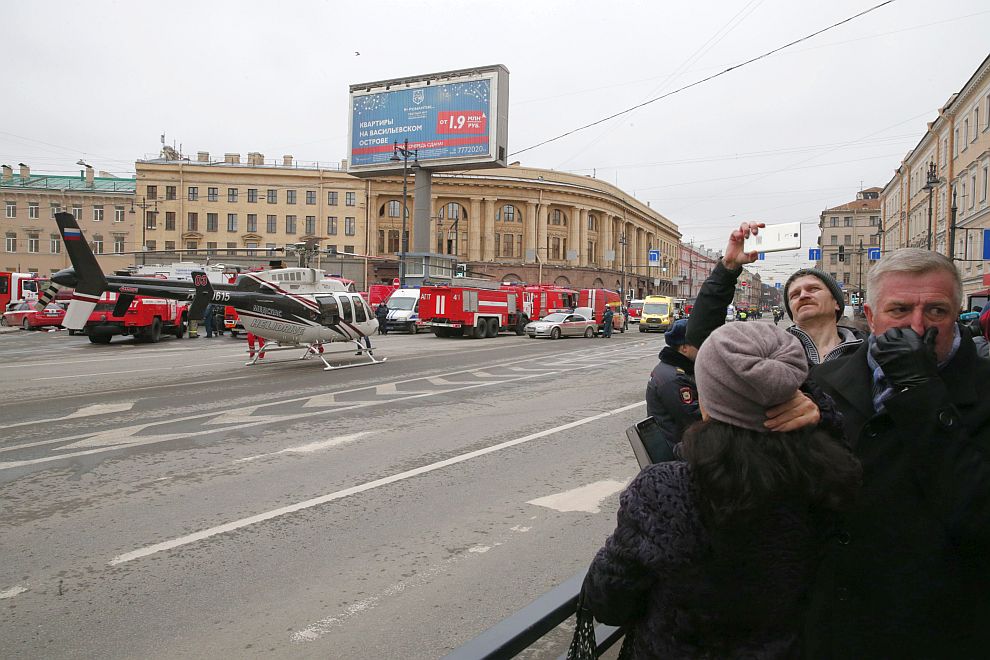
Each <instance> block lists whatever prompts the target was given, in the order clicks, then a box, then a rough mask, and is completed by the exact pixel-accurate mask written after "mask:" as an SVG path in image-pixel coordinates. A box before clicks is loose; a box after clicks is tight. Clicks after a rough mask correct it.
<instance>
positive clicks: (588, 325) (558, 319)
mask: <svg viewBox="0 0 990 660" xmlns="http://www.w3.org/2000/svg"><path fill="white" fill-rule="evenodd" d="M524 330H525V332H526V334H527V335H529V338H530V339H536V338H537V337H549V338H550V339H560V338H561V337H594V336H595V333H596V332H598V325H597V324H596V323H595V322H594V320H592V319H589V318H588V317H587V316H584V315H583V314H576V313H574V312H558V313H555V314H547V315H546V316H544V317H543V318H542V319H540V320H539V321H533V322H531V323H527V324H526V327H525V328H524Z"/></svg>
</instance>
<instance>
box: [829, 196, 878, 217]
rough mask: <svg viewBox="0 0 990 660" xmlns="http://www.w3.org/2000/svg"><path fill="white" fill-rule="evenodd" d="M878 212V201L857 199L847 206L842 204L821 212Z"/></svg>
mask: <svg viewBox="0 0 990 660" xmlns="http://www.w3.org/2000/svg"><path fill="white" fill-rule="evenodd" d="M879 210H880V200H879V199H857V200H856V201H854V202H849V203H848V204H843V205H841V206H833V207H832V208H830V209H825V210H824V211H822V213H823V214H825V213H837V212H839V211H879Z"/></svg>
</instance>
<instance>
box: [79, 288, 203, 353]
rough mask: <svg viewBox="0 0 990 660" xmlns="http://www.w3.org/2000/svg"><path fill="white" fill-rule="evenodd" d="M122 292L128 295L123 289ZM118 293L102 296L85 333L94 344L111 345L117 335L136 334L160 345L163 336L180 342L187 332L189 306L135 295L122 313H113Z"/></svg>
mask: <svg viewBox="0 0 990 660" xmlns="http://www.w3.org/2000/svg"><path fill="white" fill-rule="evenodd" d="M121 292H122V293H126V292H125V291H124V290H123V287H121ZM117 304H118V294H116V293H111V292H109V291H107V292H104V293H103V295H101V296H100V301H99V302H98V303H96V307H95V308H93V311H92V313H91V314H90V315H89V320H88V321H86V326H85V327H84V328H83V330H82V332H83V333H84V334H86V335H88V336H89V340H90V341H91V342H93V343H94V344H109V343H110V339H111V338H112V337H113V336H114V335H133V336H134V337H136V338H137V339H138V340H140V341H148V342H151V343H157V342H158V341H159V340H160V339H161V337H162V334H173V335H175V336H176V337H177V338H179V339H181V338H182V336H183V335H184V334H185V332H186V325H187V316H188V312H189V304H188V303H185V302H177V301H175V300H165V299H163V298H149V297H147V296H135V297H134V299H133V300H132V301H131V304H130V305H129V306H128V307H127V309H126V310H123V314H120V315H117V314H114V312H115V311H121V310H116V309H115V307H116V306H117Z"/></svg>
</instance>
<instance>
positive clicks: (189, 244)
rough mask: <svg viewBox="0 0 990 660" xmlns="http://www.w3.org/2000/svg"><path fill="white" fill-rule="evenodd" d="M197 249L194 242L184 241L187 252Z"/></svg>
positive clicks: (197, 246) (197, 245)
mask: <svg viewBox="0 0 990 660" xmlns="http://www.w3.org/2000/svg"><path fill="white" fill-rule="evenodd" d="M197 248H199V244H198V243H196V241H186V249H187V250H195V249H197Z"/></svg>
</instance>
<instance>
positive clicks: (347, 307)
mask: <svg viewBox="0 0 990 660" xmlns="http://www.w3.org/2000/svg"><path fill="white" fill-rule="evenodd" d="M340 307H341V309H343V313H342V314H341V318H342V319H343V320H345V321H347V322H351V321H353V320H354V314H353V313H352V312H351V301H350V300H349V299H348V298H347V297H346V296H341V297H340Z"/></svg>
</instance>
